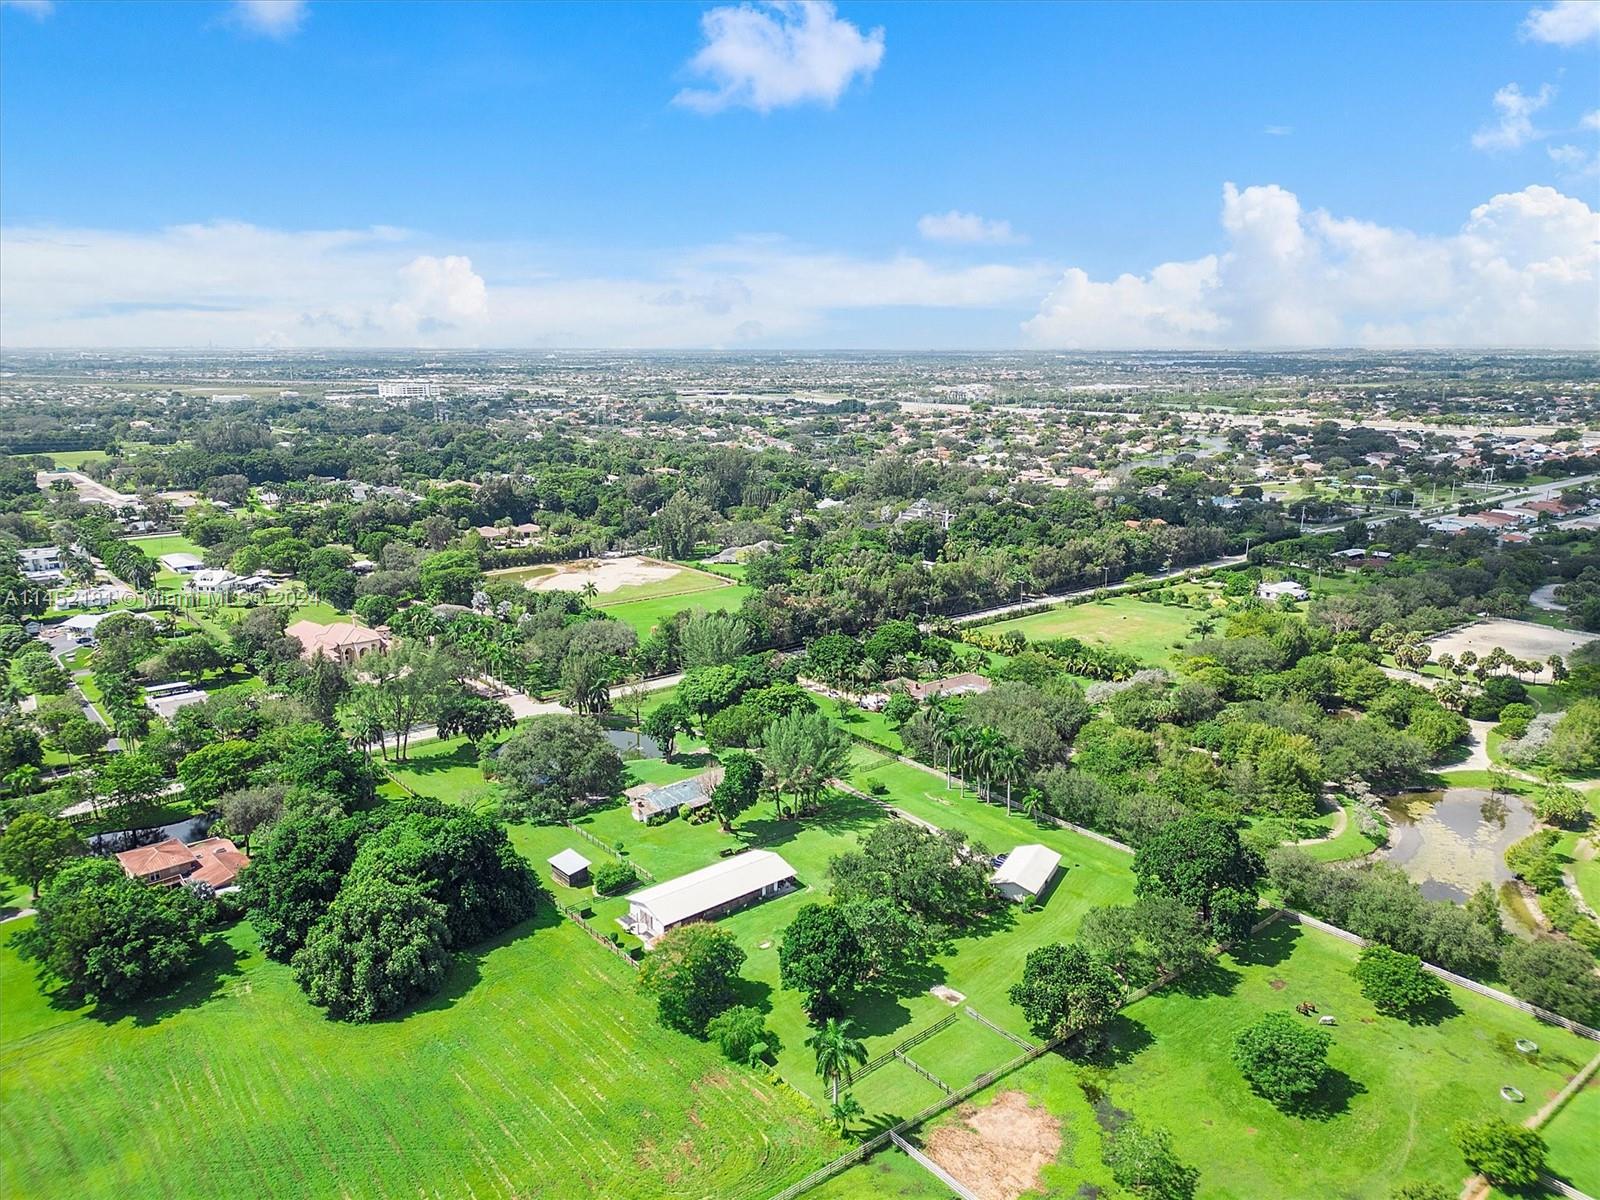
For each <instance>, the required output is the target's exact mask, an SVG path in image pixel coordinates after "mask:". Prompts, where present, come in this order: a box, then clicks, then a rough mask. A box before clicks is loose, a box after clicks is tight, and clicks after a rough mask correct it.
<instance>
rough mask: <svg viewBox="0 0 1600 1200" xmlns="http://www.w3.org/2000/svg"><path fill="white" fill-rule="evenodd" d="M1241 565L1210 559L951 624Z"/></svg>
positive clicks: (1236, 558)
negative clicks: (1189, 565) (1190, 565)
mask: <svg viewBox="0 0 1600 1200" xmlns="http://www.w3.org/2000/svg"><path fill="white" fill-rule="evenodd" d="M1244 561H1245V556H1244V555H1242V554H1228V555H1224V556H1223V557H1222V558H1213V559H1212V560H1210V561H1209V562H1203V563H1195V564H1194V566H1192V567H1178V568H1176V569H1174V570H1171V571H1162V572H1160V573H1159V574H1156V575H1146V576H1144V577H1143V578H1142V579H1134V580H1123V581H1122V582H1121V583H1110V584H1106V585H1105V586H1103V587H1102V586H1098V585H1096V586H1092V587H1082V588H1074V589H1073V590H1072V591H1070V592H1054V593H1052V594H1050V595H1048V596H1032V597H1030V598H1028V599H1026V600H1020V601H1017V602H1016V603H1013V604H1000V605H996V606H995V607H994V608H982V609H979V610H978V611H977V612H970V613H963V614H962V615H961V616H959V617H954V618H952V620H954V621H955V623H956V624H957V625H966V624H970V623H971V622H973V621H987V620H990V619H991V618H994V617H1003V616H1007V615H1008V614H1010V613H1015V612H1023V611H1025V610H1029V609H1035V608H1039V607H1040V606H1041V605H1051V604H1065V603H1066V602H1067V601H1068V600H1075V599H1077V598H1078V597H1080V596H1091V595H1093V594H1094V593H1096V592H1104V593H1106V594H1108V595H1112V594H1115V593H1117V592H1123V591H1127V590H1128V589H1129V588H1138V587H1144V586H1146V585H1148V584H1151V583H1159V582H1162V581H1164V580H1168V579H1182V578H1184V577H1185V576H1188V575H1194V574H1196V573H1197V572H1200V571H1214V570H1216V569H1217V568H1218V567H1237V566H1239V565H1240V564H1242V563H1243V562H1244Z"/></svg>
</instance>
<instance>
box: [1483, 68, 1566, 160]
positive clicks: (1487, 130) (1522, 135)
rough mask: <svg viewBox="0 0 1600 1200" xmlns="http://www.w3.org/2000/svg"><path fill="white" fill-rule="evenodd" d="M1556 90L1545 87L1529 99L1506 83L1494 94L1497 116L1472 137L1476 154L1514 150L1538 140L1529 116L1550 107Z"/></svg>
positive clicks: (1547, 85) (1516, 88) (1518, 88)
mask: <svg viewBox="0 0 1600 1200" xmlns="http://www.w3.org/2000/svg"><path fill="white" fill-rule="evenodd" d="M1555 94H1556V90H1555V88H1553V87H1551V86H1550V85H1549V84H1548V83H1546V84H1543V85H1542V86H1541V87H1540V88H1539V90H1538V91H1537V92H1535V93H1534V94H1533V95H1531V96H1529V95H1526V94H1524V93H1523V90H1522V89H1521V88H1520V87H1518V86H1517V85H1516V84H1514V83H1508V84H1506V86H1505V87H1503V88H1501V89H1500V90H1499V91H1498V92H1496V93H1495V94H1494V107H1495V111H1496V113H1497V114H1498V116H1497V118H1496V120H1495V123H1494V124H1493V125H1485V126H1484V127H1483V128H1482V129H1480V130H1478V132H1477V133H1475V134H1473V135H1472V144H1473V145H1474V146H1476V147H1477V148H1478V149H1479V150H1516V149H1518V148H1519V147H1521V146H1523V145H1525V144H1527V143H1528V142H1531V141H1532V140H1534V139H1535V138H1537V137H1540V136H1542V135H1541V134H1540V133H1539V131H1538V130H1537V129H1535V128H1534V127H1533V114H1534V113H1536V112H1538V111H1539V110H1540V109H1541V108H1544V107H1545V106H1546V105H1547V104H1549V103H1550V101H1551V99H1552V98H1553V97H1554V96H1555Z"/></svg>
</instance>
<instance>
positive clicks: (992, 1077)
mask: <svg viewBox="0 0 1600 1200" xmlns="http://www.w3.org/2000/svg"><path fill="white" fill-rule="evenodd" d="M1280 915H1281V913H1280V912H1279V911H1278V910H1276V909H1275V910H1273V911H1272V912H1270V913H1268V914H1267V916H1266V917H1265V918H1263V919H1262V920H1260V921H1258V922H1256V924H1255V926H1254V927H1253V928H1252V929H1251V930H1250V932H1251V933H1252V934H1254V933H1259V932H1260V931H1261V930H1263V929H1265V928H1266V927H1267V926H1268V925H1271V924H1272V923H1273V922H1274V921H1276V920H1277V919H1278V917H1279V916H1280ZM1173 978H1176V976H1173V977H1171V978H1166V979H1158V980H1157V981H1156V982H1155V983H1152V984H1150V985H1149V986H1148V987H1143V988H1140V989H1139V990H1138V991H1136V992H1134V993H1133V994H1132V995H1130V996H1129V997H1128V998H1127V999H1126V1000H1124V1001H1123V1002H1122V1006H1121V1007H1126V1006H1127V1005H1129V1004H1132V1003H1134V1002H1135V1001H1136V1000H1142V999H1144V998H1145V997H1146V996H1148V995H1150V993H1151V992H1154V991H1155V990H1156V989H1157V988H1162V987H1165V986H1166V985H1167V984H1169V983H1171V982H1172V979H1173ZM959 1015H960V1014H958V1013H952V1014H951V1016H952V1017H954V1016H959ZM924 1032H925V1033H926V1032H927V1031H924ZM1076 1032H1077V1031H1076V1030H1074V1031H1072V1032H1070V1033H1066V1034H1063V1035H1062V1036H1060V1037H1054V1038H1051V1039H1050V1040H1049V1041H1047V1042H1045V1043H1044V1044H1043V1045H1042V1046H1034V1047H1033V1048H1032V1049H1029V1050H1025V1051H1023V1052H1022V1053H1021V1054H1019V1055H1017V1056H1016V1057H1015V1058H1013V1059H1011V1061H1009V1062H1006V1063H1002V1064H1001V1065H1000V1066H998V1067H995V1068H994V1069H993V1070H989V1071H985V1072H984V1073H983V1074H982V1075H979V1076H978V1077H977V1078H976V1079H974V1080H973V1081H972V1082H971V1083H968V1084H965V1085H963V1086H962V1087H959V1088H957V1089H956V1090H955V1091H953V1092H951V1093H950V1094H949V1095H948V1096H946V1097H945V1098H944V1099H943V1100H939V1101H937V1102H935V1103H933V1104H930V1105H929V1106H928V1107H927V1108H925V1109H923V1110H922V1111H921V1112H919V1113H916V1114H915V1115H913V1116H910V1117H907V1118H905V1120H903V1121H899V1122H897V1123H896V1124H894V1125H893V1126H891V1127H890V1128H889V1129H888V1130H886V1131H884V1132H883V1133H880V1134H878V1135H877V1136H876V1137H874V1138H872V1139H871V1140H870V1141H867V1142H863V1143H862V1144H861V1145H859V1146H857V1147H856V1148H855V1149H854V1150H850V1151H848V1152H846V1153H844V1154H842V1155H840V1156H839V1157H838V1158H836V1159H834V1160H833V1161H832V1162H831V1163H828V1164H827V1165H826V1166H823V1167H819V1168H818V1169H817V1170H815V1171H813V1172H811V1174H809V1175H807V1176H806V1177H805V1178H804V1179H801V1180H799V1181H798V1182H796V1183H792V1184H790V1185H789V1186H788V1187H786V1188H784V1189H783V1191H781V1192H779V1193H777V1194H776V1195H775V1196H772V1197H770V1198H769V1200H794V1198H795V1197H796V1196H798V1195H800V1194H801V1193H802V1192H805V1191H808V1190H809V1189H811V1188H814V1187H816V1186H817V1184H819V1183H822V1182H824V1181H826V1180H828V1179H831V1178H833V1176H835V1175H837V1174H838V1173H839V1172H840V1171H843V1170H845V1169H846V1168H847V1167H853V1166H854V1165H855V1164H856V1163H858V1162H860V1161H861V1160H862V1159H864V1158H866V1157H868V1156H869V1155H871V1154H874V1153H876V1152H877V1151H878V1150H881V1149H882V1148H883V1145H884V1143H885V1142H887V1141H888V1140H889V1139H891V1138H893V1137H894V1136H895V1135H896V1134H899V1133H903V1132H904V1131H905V1130H907V1129H914V1128H915V1127H916V1126H918V1125H920V1124H922V1123H923V1122H924V1121H927V1120H931V1119H932V1118H933V1117H936V1116H938V1115H939V1114H940V1113H942V1112H945V1111H946V1110H948V1109H951V1108H954V1107H955V1106H956V1105H957V1104H961V1103H962V1102H964V1101H966V1100H968V1099H970V1098H971V1097H973V1096H975V1095H977V1094H978V1093H979V1092H981V1091H983V1089H984V1088H986V1087H989V1086H991V1085H992V1084H994V1083H995V1082H996V1081H997V1080H999V1079H1003V1078H1004V1077H1005V1076H1007V1075H1009V1074H1010V1073H1011V1072H1013V1071H1015V1070H1017V1069H1018V1068H1019V1067H1025V1066H1027V1065H1028V1064H1029V1063H1031V1062H1033V1061H1034V1060H1035V1059H1037V1058H1039V1057H1041V1056H1043V1055H1045V1054H1048V1053H1050V1052H1051V1051H1052V1050H1054V1049H1055V1048H1056V1047H1058V1046H1060V1045H1062V1044H1064V1043H1065V1042H1067V1041H1068V1040H1070V1039H1071V1038H1072V1037H1074V1036H1076ZM858 1078H859V1076H858Z"/></svg>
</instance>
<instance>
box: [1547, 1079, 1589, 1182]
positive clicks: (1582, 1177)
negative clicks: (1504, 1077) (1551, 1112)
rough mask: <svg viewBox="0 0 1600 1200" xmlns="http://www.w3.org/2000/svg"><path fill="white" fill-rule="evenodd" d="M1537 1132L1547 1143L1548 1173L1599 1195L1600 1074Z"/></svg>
mask: <svg viewBox="0 0 1600 1200" xmlns="http://www.w3.org/2000/svg"><path fill="white" fill-rule="evenodd" d="M1540 1132H1541V1133H1543V1135H1544V1140H1545V1143H1546V1144H1547V1145H1548V1146H1549V1147H1550V1157H1549V1163H1550V1171H1551V1174H1553V1175H1555V1176H1557V1177H1558V1178H1560V1179H1564V1180H1566V1181H1567V1182H1568V1183H1570V1184H1572V1186H1573V1187H1575V1188H1577V1189H1578V1190H1579V1191H1580V1192H1586V1193H1587V1194H1589V1195H1591V1196H1595V1195H1600V1153H1597V1152H1596V1148H1597V1147H1600V1078H1591V1079H1590V1080H1589V1082H1588V1083H1586V1084H1585V1085H1584V1086H1583V1090H1582V1091H1580V1092H1578V1094H1577V1095H1575V1096H1573V1097H1572V1099H1570V1100H1568V1101H1567V1103H1566V1105H1565V1106H1564V1107H1563V1108H1562V1109H1561V1111H1560V1112H1558V1113H1557V1114H1556V1115H1555V1116H1554V1117H1552V1118H1551V1119H1550V1122H1549V1123H1548V1124H1547V1125H1546V1126H1545V1127H1544V1128H1543V1129H1542V1130H1541V1131H1540Z"/></svg>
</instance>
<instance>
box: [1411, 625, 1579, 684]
mask: <svg viewBox="0 0 1600 1200" xmlns="http://www.w3.org/2000/svg"><path fill="white" fill-rule="evenodd" d="M1595 636H1596V635H1595V634H1592V633H1574V632H1572V631H1570V630H1566V629H1552V628H1550V627H1549V626H1548V625H1535V624H1533V623H1532V622H1531V621H1507V620H1504V619H1495V620H1490V621H1475V622H1473V623H1472V624H1471V625H1468V626H1466V627H1465V628H1462V629H1457V630H1455V631H1453V632H1451V633H1447V634H1444V635H1443V636H1441V637H1436V638H1433V639H1432V640H1430V641H1429V642H1428V649H1429V651H1431V652H1432V654H1433V659H1434V661H1435V662H1437V661H1438V659H1439V656H1440V655H1441V654H1452V655H1454V656H1455V657H1457V658H1460V657H1461V652H1462V651H1463V650H1471V651H1472V652H1473V653H1474V654H1476V655H1477V656H1478V657H1479V658H1482V657H1483V656H1484V655H1485V654H1487V653H1489V651H1491V650H1493V649H1494V648H1495V647H1496V646H1499V647H1500V648H1501V649H1503V650H1504V651H1505V652H1506V653H1507V654H1512V655H1515V656H1516V657H1517V658H1520V659H1524V660H1526V661H1528V662H1537V663H1538V664H1539V673H1538V674H1537V675H1534V674H1527V675H1524V676H1523V678H1524V679H1530V680H1534V681H1538V682H1541V683H1542V682H1548V681H1549V679H1550V668H1549V667H1548V666H1547V665H1545V660H1546V659H1548V658H1549V657H1550V656H1551V655H1552V654H1559V655H1561V657H1562V658H1566V657H1567V656H1568V655H1569V654H1571V653H1572V652H1573V651H1574V650H1576V649H1577V648H1578V647H1579V646H1581V645H1583V644H1584V643H1585V642H1592V641H1594V640H1595Z"/></svg>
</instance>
